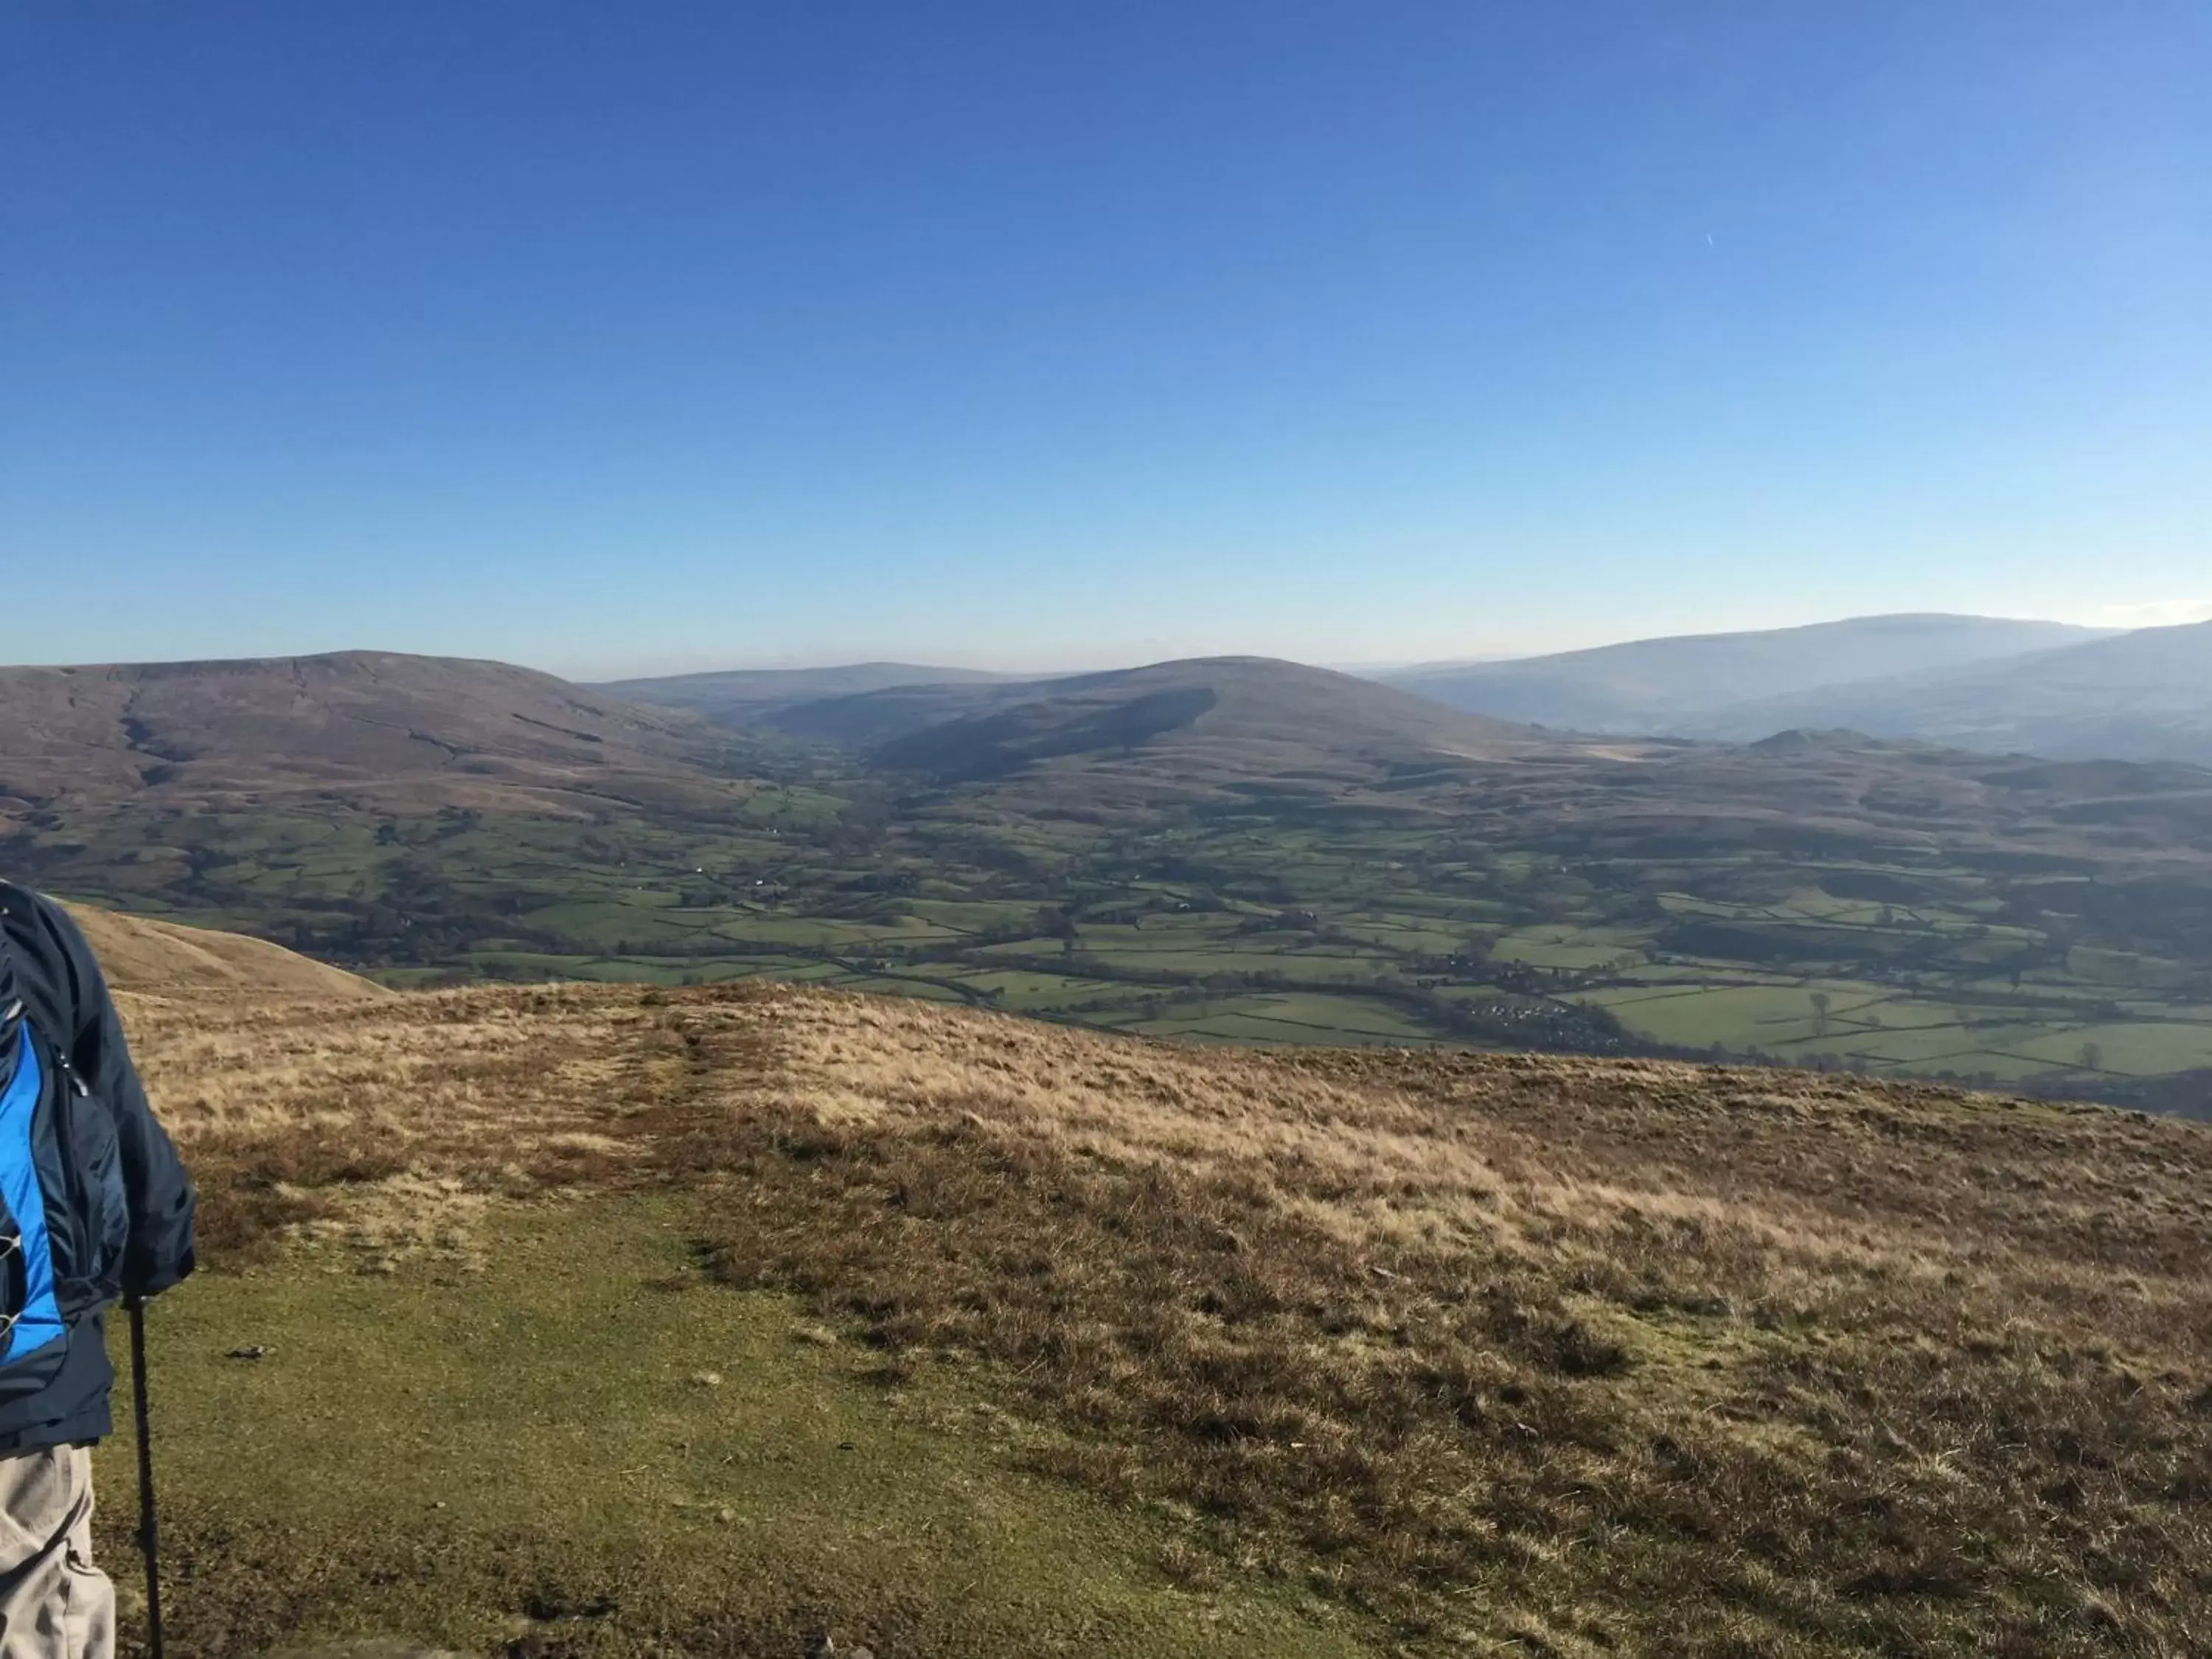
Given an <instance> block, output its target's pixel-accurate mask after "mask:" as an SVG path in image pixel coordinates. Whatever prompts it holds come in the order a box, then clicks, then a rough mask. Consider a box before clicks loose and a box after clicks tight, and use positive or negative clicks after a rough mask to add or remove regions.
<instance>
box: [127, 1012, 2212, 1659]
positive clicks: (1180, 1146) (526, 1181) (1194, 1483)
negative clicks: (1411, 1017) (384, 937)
mask: <svg viewBox="0 0 2212 1659" xmlns="http://www.w3.org/2000/svg"><path fill="white" fill-rule="evenodd" d="M133 1018H134V1029H135V1035H136V1036H137V1040H138V1041H139V1042H141V1044H142V1047H143V1048H144V1050H145V1052H146V1056H147V1069H148V1071H149V1076H150V1078H151V1080H152V1082H153V1084H154V1086H155V1091H156V1093H157V1097H158V1098H159V1099H160V1100H161V1103H162V1105H163V1108H164V1110H165V1111H166V1112H167V1114H168V1115H169V1116H170V1117H171V1119H172V1121H173V1122H174V1123H175V1125H176V1127H177V1129H178V1133H179V1135H180V1137H181V1138H182V1139H184V1141H185V1145H186V1146H187V1150H188V1152H189V1154H190V1155H191V1158H193V1160H194V1162H195V1164H196V1166H197V1169H198V1170H200V1172H201V1176H202V1180H203V1183H204V1188H205V1195H206V1200H207V1208H208V1218H209V1237H210V1253H211V1255H212V1256H213V1258H214V1271H213V1272H212V1273H210V1276H209V1277H208V1278H207V1279H205V1280H204V1281H202V1282H201V1283H198V1284H197V1285H194V1286H192V1287H191V1289H190V1290H189V1291H187V1292H186V1293H185V1295H184V1296H183V1297H179V1299H178V1301H177V1302H176V1303H175V1304H174V1305H173V1307H170V1306H165V1307H164V1308H163V1309H162V1310H161V1314H162V1318H163V1328H162V1332H161V1335H162V1341H163V1345H164V1346H163V1356H164V1376H165V1379H167V1387H168V1389H169V1390H170V1392H169V1393H168V1394H167V1395H166V1396H165V1399H166V1400H167V1402H168V1404H167V1411H168V1413H170V1414H169V1415H168V1416H167V1417H165V1422H173V1423H176V1424H178V1425H179V1427H178V1428H177V1429H175V1430H174V1431H173V1440H172V1441H171V1444H172V1445H173V1449H174V1450H173V1456H174V1460H175V1467H176V1468H177V1469H178V1471H179V1473H178V1474H177V1475H176V1477H175V1479H174V1480H173V1489H175V1490H176V1491H178V1492H179V1504H181V1508H180V1509H179V1519H178V1522H177V1526H176V1536H177V1537H178V1540H179V1548H180V1551H181V1553H180V1555H179V1569H180V1571H179V1607H180V1609H183V1610H185V1612H184V1616H185V1617H186V1618H187V1619H197V1620H204V1621H206V1622H204V1624H202V1625H200V1626H196V1627H195V1628H196V1629H197V1630H198V1631H199V1632H201V1639H200V1640H199V1642H198V1644H197V1646H196V1647H194V1648H193V1649H192V1650H194V1651H207V1652H240V1653H252V1652H255V1651H257V1650H258V1649H257V1646H256V1644H261V1645H263V1646H268V1645H273V1644H275V1643H276V1639H277V1638H278V1637H279V1636H289V1634H290V1633H291V1632H293V1631H294V1630H295V1629H298V1628H303V1627H306V1626H313V1627H315V1628H316V1629H317V1630H318V1631H319V1632H329V1633H332V1634H338V1633H344V1632H365V1631H369V1630H380V1631H386V1632H391V1631H395V1630H398V1629H400V1628H402V1627H404V1632H405V1633H407V1634H410V1635H422V1636H432V1635H435V1636H438V1637H440V1638H441V1639H445V1640H447V1641H450V1642H453V1643H455V1644H464V1643H465V1644H471V1645H472V1647H473V1650H477V1651H492V1650H498V1649H499V1648H500V1647H501V1645H502V1644H504V1645H505V1646H506V1647H507V1650H509V1651H512V1652H514V1653H518V1654H523V1653H538V1654H545V1655H563V1654H571V1653H574V1654H579V1655H583V1654H592V1655H599V1654H606V1655H630V1654H647V1653H653V1654H665V1655H671V1656H688V1655H697V1656H706V1655H710V1654H721V1653H734V1654H749V1653H762V1654H769V1653H799V1652H804V1651H805V1644H806V1643H807V1642H808V1641H809V1640H811V1639H812V1638H815V1637H817V1636H818V1635H820V1634H822V1633H823V1632H828V1631H830V1630H831V1629H833V1628H834V1629H835V1630H836V1632H838V1633H839V1639H841V1640H845V1639H848V1638H852V1637H853V1635H854V1632H858V1633H859V1636H858V1639H865V1640H868V1641H870V1642H871V1643H872V1644H873V1645H875V1646H876V1648H877V1651H878V1654H879V1655H883V1656H885V1659H889V1656H891V1655H899V1654H940V1653H941V1654H951V1653H962V1654H978V1655H988V1654H991V1653H994V1652H1006V1653H1017V1652H1019V1653H1030V1652H1048V1651H1053V1650H1055V1649H1054V1644H1060V1646H1061V1647H1063V1648H1064V1649H1065V1650H1068V1651H1080V1652H1115V1651H1126V1652H1131V1653H1139V1652H1141V1653H1158V1654H1173V1653H1176V1652H1180V1651H1191V1652H1206V1653H1208V1654H1213V1653H1230V1652H1251V1653H1270V1654H1273V1653H1281V1654H1287V1655H1295V1654H1303V1653H1309V1652H1310V1653H1339V1652H1343V1653H1351V1652H1360V1651H1385V1652H1403V1653H1413V1654H1421V1655H1443V1654H1458V1653H1466V1652H1483V1651H1494V1652H1522V1653H1549V1654H1559V1655H1598V1654H1607V1653H1624V1652H1635V1653H1643V1652H1663V1653H1680V1654H1708V1655H1752V1654H1759V1655H1768V1654H1772V1655H1782V1656H1790V1655H1815V1654H1818V1655H1827V1654H1865V1655H1873V1654H1890V1653H1900V1652H1943V1651H1954V1652H1960V1653H1970V1652H1999V1653H2010V1654H2016V1655H2027V1654H2058V1655H2065V1654H2088V1653H2101V1652H2130V1653H2146V1654H2163V1653H2175V1654H2180V1653H2187V1652H2193V1651H2203V1650H2208V1649H2212V1566H2208V1565H2207V1563H2208V1562H2212V1518H2208V1517H2212V1287H2208V1285H2207V1283H2206V1280H2205V1276H2204V1274H2203V1271H2202V1263H2203V1261H2204V1259H2205V1256H2206V1247H2207V1245H2208V1243H2212V1133H2208V1132H2207V1131H2206V1130H2205V1129H2203V1127H2199V1126H2192V1125H2188V1124H2183V1123H2177V1122H2168V1121H2151V1120H2145V1119H2140V1118H2136V1117H2134V1116H2130V1115H2124V1114H2118V1113H2112V1112H2107V1111H2103V1110H2099V1109H2063V1108H2055V1107H2051V1106H2045V1105H2027V1104H2021V1103H2008V1102H2002V1101H1996V1100H1990V1099H1984V1098H1976V1097H1966V1096H1960V1095H1954V1094H1948V1093H1945V1092H1943V1091H1936V1090H1929V1089H1914V1088H1905V1087H1893V1086H1885V1085H1870V1084H1865V1083H1862V1082H1859V1081H1856V1080H1852V1079H1834V1078H1816V1077H1811V1076H1791V1075H1789V1074H1781V1073H1729V1072H1724V1071H1717V1070H1710V1069H1699V1068H1692V1067H1686V1066H1667V1065H1657V1064H1651V1063H1644V1062H1596V1061H1585V1060H1561V1059H1552V1058H1524V1057H1513V1056H1496V1055H1477V1054H1403V1053H1395V1054H1393V1053H1384V1052H1380V1051H1361V1052H1357V1053H1352V1052H1346V1053H1305V1054H1291V1055H1260V1054H1231V1053H1220V1052H1211V1053H1208V1052H1194V1051H1191V1050H1186V1049H1178V1048H1166V1047H1162V1046H1158V1045H1153V1044H1146V1043H1143V1042H1134V1041H1129V1040H1124V1039H1116V1038H1112V1037H1104V1036H1091V1035H1086V1034H1080V1033H1072V1032H1067V1031H1064V1030H1054V1029H1050V1028H1045V1027H1040V1026H1036V1025H1031V1024H1024V1023H1022V1022H1019V1021H1015V1020H1011V1019H1006V1018H996V1017H992V1016H986V1015H978V1014H975V1013H970V1012H961V1011H954V1010H946V1009H939V1008H933V1007H928V1006H922V1005H919V1004H915V1003H895V1002H884V1001H876V1000H867V999H861V998H854V997H850V996H843V995H837V994H823V993H818V992H806V991H799V990H793V989H788V988H779V989H751V990H732V991H694V992H674V993H664V992H659V991H647V992H644V993H640V992H639V991H638V990H636V989H635V988H622V987H592V988H566V989H559V990H540V991H531V992H516V991H511V990H509V991H496V990H483V991H469V992H455V993H442V994H435V995H427V996H406V997H399V998H392V999H386V1000H382V1001H380V1002H378V1003H374V1004H370V1005H362V1006H356V1007H351V1008H346V1009H327V1010H323V1011H320V1012H318V1013H317V1014H316V1015H315V1016H314V1017H313V1018H301V1016H300V1014H299V1013H298V1012H296V1011H283V1010H275V1009H260V1010H256V1009H250V1008H247V1009H241V1010H240V1012H237V1013H236V1015H235V1016H234V1017H233V1018H229V1019H228V1020H224V1019H211V1018H208V1017H207V1016H206V1014H205V1012H204V1011H191V1012H190V1013H189V1015H188V1014H187V1013H186V1012H185V1011H182V1010H168V1009H165V1008H163V1007H161V1006H153V1005H148V1006H143V1007H140V1008H137V1009H135V1010H134V1011H133ZM240 1344H265V1345H267V1346H269V1347H270V1349H271V1352H270V1356H269V1357H268V1358H265V1359H263V1360H258V1361H231V1360H227V1359H225V1358H222V1355H223V1353H225V1352H227V1351H228V1349H229V1348H231V1347H233V1346H239V1345H240ZM709 1378H714V1379H719V1380H708V1379H709ZM110 1455H111V1457H112V1458H113V1459H115V1460H117V1461H113V1462H111V1463H110V1465H109V1468H110V1469H111V1471H112V1472H113V1473H114V1474H115V1475H119V1474H120V1472H121V1470H122V1469H123V1467H124V1466H123V1464H122V1462H120V1461H119V1460H120V1458H121V1456H122V1455H123V1454H122V1451H121V1449H120V1448H116V1449H111V1454H110ZM112 1478H113V1477H112ZM110 1489H111V1490H119V1489H121V1487H120V1486H111V1488H110ZM441 1503H442V1504H445V1505H446V1507H445V1508H443V1509H441V1508H439V1507H438V1505H439V1504H441ZM117 1524H118V1525H119V1522H118V1523H117ZM110 1542H111V1546H112V1545H114V1544H116V1543H118V1542H119V1534H116V1533H111V1534H110Z"/></svg>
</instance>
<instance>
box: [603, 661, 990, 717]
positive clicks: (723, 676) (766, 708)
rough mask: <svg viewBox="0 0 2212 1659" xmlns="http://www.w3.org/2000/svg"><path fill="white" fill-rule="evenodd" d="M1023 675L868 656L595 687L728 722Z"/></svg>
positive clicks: (626, 698) (606, 693)
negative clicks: (827, 702)
mask: <svg viewBox="0 0 2212 1659" xmlns="http://www.w3.org/2000/svg"><path fill="white" fill-rule="evenodd" d="M1016 678H1021V677H1020V676H1018V675H1012V674H992V673H987V672H985V671H981V670H980V669H974V668H930V667H925V666H922V665H918V664H915V663H903V662H862V663H850V664H847V665H842V666H839V667H833V668H738V669H728V670H723V671H717V672H712V673H704V674H666V675H659V676H656V677H653V678H646V679H629V680H612V681H609V682H607V683H605V684H600V685H595V686H592V688H590V689H591V690H593V691H595V692H598V693H599V694H600V695H602V696H610V697H615V698H618V699H621V700H622V701H624V702H638V703H649V704H652V705H654V706H656V707H659V708H684V709H689V710H690V711H692V712H693V713H695V714H703V715H705V716H706V717H707V718H708V719H709V720H715V721H717V722H719V723H720V724H722V725H725V726H750V725H754V724H756V723H757V722H758V721H760V720H762V719H763V718H764V717H766V716H768V715H770V714H775V713H776V712H777V711H779V710H781V709H786V708H795V707H797V706H798V705H799V704H800V703H807V702H821V701H822V700H823V698H825V697H849V696H858V695H860V693H862V692H867V691H884V690H890V689H891V688H893V687H896V686H915V685H981V684H989V683H990V682H992V681H994V680H1006V679H1016Z"/></svg>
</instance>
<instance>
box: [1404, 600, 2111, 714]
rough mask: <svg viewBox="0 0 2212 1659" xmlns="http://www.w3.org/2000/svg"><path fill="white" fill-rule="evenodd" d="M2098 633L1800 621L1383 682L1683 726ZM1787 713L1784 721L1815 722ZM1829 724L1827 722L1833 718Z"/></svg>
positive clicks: (1525, 708)
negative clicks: (1738, 708)
mask: <svg viewBox="0 0 2212 1659" xmlns="http://www.w3.org/2000/svg"><path fill="white" fill-rule="evenodd" d="M2097 637H2099V635H2097V634H2096V632H2095V631H2094V630H2093V629H2083V628H2073V627H2069V626H2067V625H2066V624H2064V623H2046V622H2015V621H2010V620H2006V619H2002V618H1997V617H1953V616H1917V615H1908V616H1893V617H1855V618H1852V619H1850V620H1849V621H1844V622H1834V623H1815V624H1814V625H1813V626H1810V627H1806V628H1782V629H1766V630H1762V631H1757V632H1750V633H1737V634H1702V635H1685V636H1682V637H1679V638H1671V639H1656V640H1637V641H1631V642H1629V643H1627V644H1623V645H1610V646H1601V647H1597V648H1595V649H1593V650H1587V651H1569V652H1563V653H1558V654H1556V655H1552V656H1544V657H1528V658H1521V659H1514V660H1510V661H1506V662H1494V663H1474V664H1465V665H1455V666H1447V667H1437V668H1413V669H1407V670H1401V671H1398V672H1395V673H1393V674H1390V675H1388V676H1386V677H1385V678H1386V679H1387V681H1388V683H1389V684H1393V685H1396V686H1399V687H1401V688H1402V689H1404V690H1408V691H1412V692H1416V693H1418V694H1419V695H1420V696H1425V697H1433V698H1435V699H1437V701H1438V702H1447V703H1449V704H1451V705H1452V706H1453V707H1454V708H1464V709H1468V710H1471V711H1473V712H1475V713H1478V714H1489V715H1492V716H1495V717H1496V718H1498V719H1499V720H1518V721H1523V722H1527V723H1529V724H1533V725H1538V726H1553V727H1558V728H1560V729H1564V730H1572V731H1588V732H1626V733H1660V732H1682V731H1684V730H1686V729H1688V726H1689V724H1690V723H1692V721H1693V719H1694V717H1695V716H1698V715H1699V714H1705V713H1709V712H1711V711H1712V710H1715V709H1717V708H1722V707H1724V706H1726V705H1730V704H1736V703H1742V702H1749V701H1752V700H1754V699H1761V698H1774V697H1780V696H1784V695H1787V694H1790V693H1794V692H1802V691H1809V690H1814V688H1816V687H1821V686H1828V685H1834V684H1841V683H1843V682H1846V681H1858V680H1871V679H1877V678H1887V677H1889V676H1893V675H1897V674H1904V673H1911V672H1917V671H1929V670H1938V669H1947V668H1954V667H1958V666H1960V665H1965V664H1969V663H1974V662H1979V661H1984V660H1987V659H2002V658H2007V657H2013V656H2017V655H2019V654H2021V653H2026V652H2030V651H2036V650H2040V649H2045V648H2048V647H2057V646H2062V645H2068V644H2074V643H2078V642H2081V641H2087V640H2093V639H2095V638H2097ZM1821 723H1822V722H1820V721H1790V720H1784V721H1783V722H1781V725H1779V726H1772V725H1771V726H1767V727H1765V730H1764V731H1760V732H1750V733H1749V734H1748V735H1750V736H1753V737H1763V736H1765V735H1766V733H1767V732H1773V731H1778V730H1779V729H1781V726H1787V725H1793V724H1799V725H1802V724H1812V725H1818V724H1821ZM1829 723H1831V724H1832V723H1833V722H1829Z"/></svg>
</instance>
